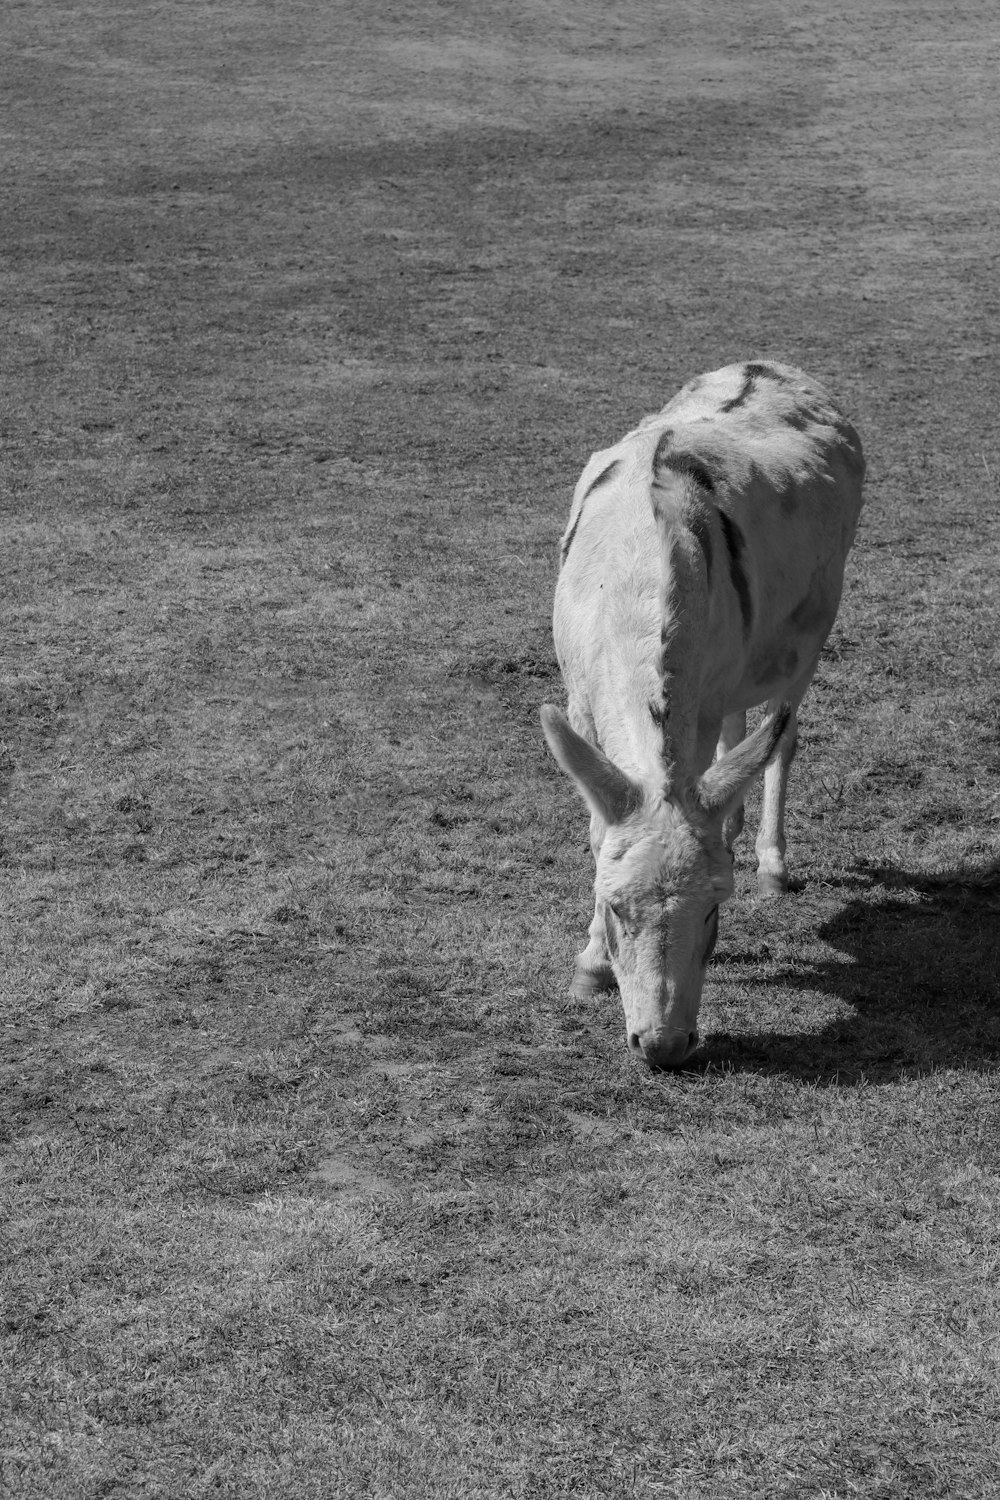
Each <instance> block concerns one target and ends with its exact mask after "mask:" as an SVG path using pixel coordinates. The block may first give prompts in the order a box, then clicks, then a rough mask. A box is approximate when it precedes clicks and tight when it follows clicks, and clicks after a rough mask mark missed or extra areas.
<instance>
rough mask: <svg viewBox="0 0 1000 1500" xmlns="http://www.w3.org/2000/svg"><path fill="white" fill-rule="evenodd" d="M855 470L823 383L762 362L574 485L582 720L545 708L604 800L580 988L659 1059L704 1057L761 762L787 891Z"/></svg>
mask: <svg viewBox="0 0 1000 1500" xmlns="http://www.w3.org/2000/svg"><path fill="white" fill-rule="evenodd" d="M863 478H864V459H863V457H862V452H861V443H860V441H859V439H858V435H857V433H856V432H855V430H854V428H853V427H852V426H851V424H850V423H849V422H848V421H847V419H846V417H844V415H843V413H842V412H841V411H840V410H839V409H838V407H837V406H836V404H835V403H834V402H833V400H832V399H831V397H830V396H829V395H828V394H827V392H826V391H825V390H824V389H823V388H822V386H820V385H818V384H817V383H816V382H815V381H813V380H811V379H810V378H809V377H808V376H807V375H804V374H803V373H802V372H801V371H800V370H795V369H791V368H789V367H788V366H786V365H779V364H773V363H770V362H766V363H765V362H753V363H749V364H738V365H728V366H727V367H726V368H725V369H723V370H716V371H714V372H713V373H712V374H710V375H702V376H700V377H699V378H698V379H696V380H693V381H691V382H690V383H689V384H688V385H686V386H684V388H683V390H681V391H680V392H679V393H678V394H677V395H676V396H675V397H674V399H673V400H672V401H671V402H670V403H669V405H667V406H665V407H664V408H663V410H662V411H661V412H659V413H658V414H657V415H656V416H654V417H647V418H646V420H645V421H644V422H642V423H641V424H640V425H639V426H638V427H637V428H636V429H635V430H634V431H633V432H630V433H629V434H628V435H627V436H626V437H624V438H622V440H621V442H620V443H617V444H616V445H615V447H613V448H606V449H605V450H604V451H603V452H600V453H595V454H594V455H593V457H592V458H591V460H590V462H589V463H588V464H587V467H586V468H585V469H584V471H583V474H582V475H581V477H580V482H579V484H578V485H577V487H576V493H575V495H574V497H573V507H572V510H571V512H570V520H569V526H568V528H567V530H566V534H565V536H564V537H563V541H562V564H561V568H560V573H559V582H558V585H557V587H556V597H555V618H554V632H555V643H556V652H557V655H558V657H559V664H560V667H561V668H562V674H563V680H564V682H565V684H566V689H567V693H568V696H569V717H568V718H567V717H566V716H565V715H563V714H562V713H560V711H559V710H558V709H557V708H554V707H552V706H551V705H550V704H547V705H546V706H545V707H544V708H543V709H542V726H543V728H544V731H545V737H546V739H547V740H548V743H549V747H550V749H551V750H552V753H553V755H554V756H555V758H556V760H557V761H558V762H559V764H560V766H561V767H562V768H563V770H564V771H566V772H567V773H568V774H569V775H570V776H571V777H572V778H573V780H574V782H575V783H576V786H577V789H578V790H579V791H580V793H581V794H582V796H583V797H584V799H585V801H586V802H587V804H588V806H589V808H590V814H591V820H590V840H591V848H592V850H593V853H594V859H595V861H596V866H597V873H596V879H595V894H596V904H595V910H594V919H593V921H592V922H591V924H590V941H589V942H588V944H587V946H586V948H585V949H584V950H583V952H582V953H581V954H580V955H579V957H578V959H577V962H576V971H575V977H574V984H573V992H574V993H575V994H576V995H577V996H583V995H587V994H591V993H594V992H595V991H597V990H604V989H613V988H615V987H617V988H618V989H619V991H620V993H621V998H622V1004H623V1006H624V1009H625V1023H626V1028H627V1033H628V1041H629V1046H630V1047H631V1048H632V1049H633V1051H636V1052H641V1053H642V1054H643V1055H644V1056H645V1057H646V1059H647V1060H648V1062H649V1063H650V1064H651V1065H652V1066H654V1067H678V1066H680V1065H681V1064H682V1063H684V1062H685V1061H686V1059H687V1058H688V1057H689V1056H690V1055H691V1053H692V1052H693V1051H694V1049H695V1047H696V1046H697V1044H698V1032H697V1029H696V1024H697V1018H698V1009H699V1006H700V1003H701V991H702V985H703V983H704V978H705V968H706V966H707V964H708V960H709V957H710V956H711V953H712V950H713V948H714V947H715V940H716V933H717V930H718V917H719V905H720V903H721V902H723V901H726V900H728V898H729V897H730V896H731V895H732V893H733V856H732V847H733V842H734V840H735V839H736V837H737V835H738V834H739V833H740V831H741V829H742V826H743V798H744V795H745V793H746V791H747V788H748V786H749V785H750V783H751V782H752V781H753V779H754V777H755V776H757V775H758V774H759V773H760V772H761V771H762V770H763V771H764V772H765V775H764V800H763V811H762V816H761V823H760V831H759V833H758V836H757V845H756V849H757V858H758V872H757V880H758V889H759V892H760V894H761V895H764V896H773V895H779V894H781V893H783V892H784V891H786V890H787V889H788V870H787V866H786V864H785V836H784V829H783V820H784V805H785V786H786V782H787V779H788V768H789V765H790V763H791V760H792V756H793V754H794V753H795V741H796V710H797V708H798V705H799V702H800V701H801V699H802V696H803V694H804V693H805V690H806V688H807V687H808V685H809V681H810V679H811V677H812V675H813V673H814V671H815V670H816V663H817V661H818V660H819V655H820V652H821V650H822V647H823V643H824V641H825V640H826V637H827V635H828V633H829V631H830V627H831V626H832V625H833V621H834V618H835V617H836V613H837V608H838V605H839V603H840V594H841V589H842V586H843V575H844V563H845V560H846V557H847V554H848V552H849V550H850V547H851V542H852V541H853V539H854V532H855V527H856V525H857V520H858V514H859V512H860V509H861V487H862V481H863ZM762 703H763V704H766V705H767V717H766V718H765V721H764V723H763V724H762V725H761V726H760V728H759V729H758V730H757V731H756V732H755V733H754V734H751V735H750V736H749V738H745V736H746V711H747V709H748V708H752V707H754V706H755V705H757V704H762ZM714 755H717V758H716V759H715V760H714V764H713V756H714ZM765 768H766V769H765Z"/></svg>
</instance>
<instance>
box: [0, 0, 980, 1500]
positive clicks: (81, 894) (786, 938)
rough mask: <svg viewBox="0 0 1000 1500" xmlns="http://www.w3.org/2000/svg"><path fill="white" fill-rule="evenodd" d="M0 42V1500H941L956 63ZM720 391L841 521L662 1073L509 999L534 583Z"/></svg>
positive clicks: (972, 1396) (550, 972)
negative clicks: (711, 951)
mask: <svg viewBox="0 0 1000 1500" xmlns="http://www.w3.org/2000/svg"><path fill="white" fill-rule="evenodd" d="M669 10H670V14H669V15H668V16H665V14H664V12H663V10H662V8H660V7H653V6H647V5H644V4H640V3H638V0H635V3H630V4H629V5H626V6H625V7H616V8H615V9H614V11H613V12H611V11H606V10H598V9H595V8H592V7H586V8H583V9H580V8H575V9H574V8H570V7H564V8H562V9H560V8H559V7H556V8H555V9H553V7H551V6H550V7H548V8H547V9H546V10H545V11H544V12H543V11H542V10H539V9H537V7H534V6H528V5H521V4H517V5H514V6H509V5H505V6H502V7H501V6H491V5H487V6H486V7H485V8H483V7H479V8H478V9H477V11H476V13H475V15H473V13H472V12H471V11H470V12H468V13H466V11H464V10H463V9H462V8H460V7H457V6H452V5H448V4H430V3H421V4H417V3H412V4H405V5H402V6H394V7H393V8H392V11H391V14H390V13H389V12H387V13H386V14H385V15H384V16H382V15H381V14H379V15H375V14H374V13H372V11H371V8H370V7H360V6H354V7H352V6H349V5H348V6H344V5H341V6H337V7H335V8H333V9H331V10H330V12H329V13H327V12H326V11H325V10H323V8H320V9H319V10H317V9H316V8H315V7H312V6H305V5H290V6H283V7H281V8H280V9H279V10H274V9H273V8H268V7H265V6H263V5H258V4H247V5H244V4H241V5H239V6H234V5H227V4H224V3H222V0H213V3H212V4H211V5H210V6H207V7H206V6H201V7H199V8H198V9H197V14H195V11H194V10H191V9H190V8H189V7H185V6H182V5H179V4H171V5H168V6H166V7H160V8H158V9H157V10H156V11H155V14H153V13H151V12H148V11H143V12H142V14H141V15H140V14H139V12H138V11H134V12H133V11H130V10H128V9H127V8H124V9H123V8H121V7H116V6H112V5H111V4H109V3H107V0H93V3H91V4H88V5H83V4H81V5H75V6H69V7H65V8H64V9H63V10H61V11H59V12H57V13H53V14H52V15H51V16H47V18H46V21H45V24H44V27H43V26H42V22H41V21H40V20H38V19H36V18H35V16H34V13H33V12H30V11H27V10H24V9H23V8H22V9H21V10H18V11H16V12H12V14H11V17H10V18H9V27H8V30H9V32H10V38H9V44H8V46H7V47H6V48H5V51H4V56H3V58H2V59H0V92H2V96H3V98H4V100H5V104H4V112H5V118H6V123H7V130H8V139H9V141H10V142H11V143H12V145H11V149H9V150H8V151H6V152H5V153H4V160H3V165H2V166H0V175H2V179H3V186H4V190H5V201H6V202H7V203H8V205H9V212H8V214H7V215H6V216H5V218H4V222H3V224H2V226H0V243H2V247H3V250H4V253H5V256H6V266H7V269H6V272H5V278H6V279H5V299H4V306H5V311H4V313H3V318H4V328H3V337H4V349H5V361H6V365H7V369H8V371H9V374H10V376H11V380H10V387H9V395H8V400H7V403H6V404H5V408H4V412H3V415H2V418H0V485H2V488H0V494H2V506H3V530H4V547H3V549H2V554H0V566H2V568H3V572H4V588H3V593H2V596H0V598H2V602H0V612H2V617H3V642H4V645H3V651H2V655H0V715H2V718H0V791H2V793H3V795H4V797H5V801H4V820H3V827H2V830H0V832H2V846H0V848H2V861H3V864H2V870H3V886H2V891H3V895H2V900H3V913H2V920H3V926H2V931H3V934H4V960H5V962H4V968H3V979H2V981H0V1025H2V1027H3V1035H4V1039H5V1045H4V1049H3V1054H2V1062H0V1091H2V1095H0V1097H2V1100H3V1109H2V1113H0V1139H2V1147H0V1149H2V1161H3V1177H2V1181H3V1207H2V1214H0V1224H2V1225H3V1228H2V1230H0V1235H2V1237H3V1239H4V1241H6V1243H5V1245H4V1246H3V1250H2V1254H0V1277H2V1286H3V1293H2V1303H0V1306H2V1312H3V1321H2V1325H0V1360H2V1364H0V1370H2V1376H0V1487H3V1489H4V1491H5V1493H8V1494H10V1495H11V1496H12V1497H18V1500H20V1497H25V1500H27V1497H31V1500H35V1497H37V1496H40V1495H45V1496H46V1497H48V1496H52V1497H54V1500H62V1497H66V1500H70V1497H72V1500H83V1497H87V1500H89V1497H95V1500H96V1497H98V1496H100V1497H121V1500H126V1497H128V1500H134V1497H139V1496H150V1497H153V1496H156V1497H161V1496H170V1497H173V1496H177V1497H181V1496H183V1497H196V1496H202V1495H204V1496H208V1495H218V1494H228V1495H233V1496H237V1495H238V1496H240V1497H241V1500H244V1497H253V1496H264V1495H269V1496H274V1495H287V1496H289V1497H295V1500H298V1497H308V1496H313V1495H315V1496H317V1497H326V1496H331V1495H336V1496H340V1495H343V1496H350V1497H353V1496H362V1495H365V1496H367V1495H371V1496H373V1497H382V1496H387V1497H388V1496H393V1497H396V1496H399V1497H402V1496H406V1497H407V1500H411V1497H419V1496H424V1495H426V1496H431V1495H433V1496H434V1497H435V1500H439V1497H449V1496H454V1497H461V1500H468V1497H476V1496H482V1497H484V1500H485V1497H494V1496H495V1497H501V1496H502V1497H504V1500H508V1497H512V1496H515V1497H516V1496H524V1497H531V1500H536V1497H543V1496H553V1497H555V1496H560V1497H562V1496H568V1495H573V1494H579V1495H583V1496H597V1495H622V1496H628V1495H633V1494H637V1495H648V1496H658V1495H663V1496H670V1497H674V1500H689V1497H690V1500H695V1497H697V1500H701V1497H705V1496H711V1497H712V1500H729V1497H733V1500H737V1497H738V1500H745V1497H747V1496H750V1495H766V1496H768V1497H772V1496H773V1497H787V1500H801V1497H815V1500H821V1497H824V1500H833V1497H837V1500H841V1497H847V1496H853V1495H863V1496H866V1497H885V1500H888V1497H889V1496H892V1497H893V1500H895V1497H897V1496H910V1495H913V1496H920V1497H940V1500H946V1497H947V1500H962V1497H984V1496H988V1495H990V1494H992V1492H993V1489H994V1488H995V1474H996V1471H997V1463H998V1459H1000V1454H998V1452H997V1440H996V1436H995V1431H994V1427H995V1424H994V1422H993V1420H992V1415H993V1413H994V1411H995V1410H996V1408H997V1405H998V1401H1000V1379H998V1373H1000V1372H998V1368H997V1354H996V1350H997V1348H998V1333H1000V1302H998V1298H997V1292H996V1284H997V1271H998V1257H1000V1239H998V1236H997V1233H996V1224H997V1219H998V1210H1000V1175H998V1174H1000V1139H998V1127H997V1123H996V1122H997V1119H998V1108H997V1105H998V1098H997V1064H998V1060H1000V1008H998V1006H1000V979H998V975H1000V926H998V920H997V918H998V909H1000V908H998V899H1000V875H998V860H1000V837H998V819H1000V800H998V799H1000V781H998V770H1000V759H998V745H1000V710H998V701H1000V700H998V696H997V690H996V683H997V680H998V670H997V669H998V650H997V618H998V614H997V605H998V574H1000V538H998V534H997V519H996V518H997V506H996V500H997V480H998V476H1000V450H998V448H997V445H996V433H995V391H996V346H995V340H994V336H993V333H992V330H993V328H994V327H995V325H996V315H997V312H998V308H997V296H998V294H997V287H996V278H995V268H994V266H993V263H992V255H993V246H994V244H995V240H996V235H997V231H998V229H1000V225H998V223H997V210H996V207H995V205H994V203H993V199H992V197H991V196H990V195H989V194H988V193H984V191H983V189H984V185H985V184H986V183H987V182H990V181H992V174H993V172H994V168H995V163H994V162H993V160H992V156H991V154H990V150H991V141H992V140H993V139H994V138H995V130H996V124H997V105H996V96H995V87H994V82H995V73H996V64H997V61H998V59H997V56H996V38H995V27H994V25H993V16H992V12H991V10H990V8H989V7H988V6H987V5H986V4H984V3H978V0H977V3H971V4H969V5H966V6H963V7H961V8H960V10H959V11H958V12H954V13H953V14H950V15H949V17H948V18H947V20H944V19H942V17H941V14H940V12H939V11H933V10H932V9H931V8H930V7H925V6H922V5H917V6H912V5H911V6H907V7H905V8H903V7H899V6H897V5H894V4H892V3H890V0H884V3H879V4H877V5H875V6H872V5H870V4H868V5H865V6H861V5H860V4H859V5H856V6H854V7H852V8H850V9H849V11H848V12H846V13H843V14H838V15H837V16H836V17H831V16H830V14H829V9H828V7H822V8H821V7H819V6H818V5H814V4H812V3H811V0H798V3H797V4H796V6H795V7H794V14H789V11H788V7H787V6H785V7H779V6H775V5H773V4H771V3H767V0H754V3H753V4H750V5H743V6H739V7H736V6H728V5H726V6H723V7H721V8H720V9H718V10H716V11H713V12H712V13H711V16H710V17H706V15H705V13H703V11H702V10H700V9H699V10H698V11H695V10H694V9H691V8H689V7H687V6H685V5H680V4H678V5H677V6H676V7H670V8H669ZM750 353H772V354H779V355H782V356H784V357H786V358H789V359H792V360H794V361H795V362H798V363H801V364H803V365H804V366H805V367H807V368H809V369H810V370H813V371H814V372H815V373H816V374H817V375H820V376H821V377H823V378H825V379H827V380H828V381H829V383H830V384H831V385H832V386H833V387H834V388H835V389H837V390H838V391H839V392H840V394H841V395H842V397H843V398H844V399H845V400H846V402H847V403H848V405H849V406H850V408H851V410H852V413H853V414H854V416H855V417H856V420H857V422H858V425H859V428H860V430H861V431H862V434H863V436H864V438H865V442H866V447H867V450H868V454H869V460H870V471H871V482H870V486H869V500H868V509H867V512H866V516H865V519H864V523H863V527H862V531H861V534H860V537H859V543H858V547H857V551H856V554H855V560H854V564H853V569H852V574H851V579H850V586H849V589H848V593H847V595H846V597H845V602H844V607H843V611H842V615H841V619H840V621H839V622H838V625H837V627H836V630H835V632H834V635H833V637H832V639H831V643H830V647H829V650H828V652H827V654H826V657H825V659H824V662H823V666H822V670H821V674H820V677H819V679H818V681H817V684H816V686H815V689H814V691H813V693H812V694H811V696H810V698H809V699H808V700H807V703H806V706H805V710H804V714H803V733H802V752H801V755H800V759H799V761H798V762H797V765H796V770H795V772H794V783H793V784H794V793H793V805H792V807H791V810H790V818H789V833H790V848H791V853H792V856H793V860H794V871H793V873H794V875H795V877H796V891H795V894H794V896H793V898H792V899H791V900H790V901H788V902H787V903H784V904H782V905H781V906H780V907H778V906H774V905H763V906H761V905H758V904H756V903H755V901H754V900H753V898H752V895H751V890H752V886H751V880H750V866H749V856H748V854H747V855H744V859H743V863H742V866H741V869H740V872H739V881H738V891H737V898H736V899H735V900H734V902H733V903H732V904H731V906H730V907H729V908H727V911H726V913H725V914H724V920H723V924H722V935H721V938H720V943H719V948H718V952H717V959H716V963H715V966H714V969H713V971H712V975H711V983H710V985H709V993H708V996H707V1002H706V1008H705V1013H704V1017H703V1019H704V1023H705V1024H704V1028H703V1029H704V1032H705V1046H704V1048H703V1050H702V1053H701V1054H700V1056H699V1064H698V1067H697V1068H696V1069H694V1070H693V1071H691V1072H689V1073H685V1074H684V1075H682V1076H678V1077H658V1076H653V1075H651V1074H649V1073H646V1072H643V1071H641V1070H639V1069H637V1068H636V1067H635V1066H634V1065H633V1064H632V1063H631V1062H630V1060H629V1058H628V1056H627V1055H626V1051H625V1047H624V1041H623V1036H622V1026H621V1019H620V1016H619V1015H618V1014H617V1011H616V1008H615V1006H614V1005H611V1006H609V1005H608V1004H607V1002H606V1001H594V1002H591V1003H589V1004H585V1005H579V1004H575V1003H571V1002H570V1001H569V999H568V997H567V994H566V987H567V981H568V977H569V973H570V966H571V961H572V955H573V953H574V951H575V948H576V947H577V946H578V945H579V942H580V939H581V937H582V934H583V931H584V928H585V925H586V917H587V906H588V896H589V883H590V869H589V854H588V850H587V846H586V828H585V819H584V818H583V816H582V814H581V812H580V810H579V807H578V806H577V804H576V802H575V799H574V798H573V797H572V793H571V791H570V790H569V789H568V788H567V787H566V786H565V785H564V783H563V780H562V778H560V777H559V775H558V772H557V771H556V770H555V769H554V767H552V765H551V763H550V761H549V760H548V758H547V755H546V752H545V750H544V746H543V745H542V742H541V738H540V734H539V731H538V723H537V709H538V705H539V704H540V703H541V702H542V701H544V700H545V699H547V698H551V697H553V696H557V695H558V692H559V687H558V682H557V680H556V677H555V666H554V661H553V655H552V648H551V642H550V636H549V610H550V600H551V592H552V585H553V581H554V560H555V554H556V544H557V539H558V536H559V532H560V529H561V527H562V524H563V521H564V517H565V512H566V508H567V505H568V498H569V494H570V492H571V489H572V484H573V482H574V480H575V478H576V475H577V473H578V472H579V469H580V467H581V465H582V463H583V461H584V460H585V458H586V456H587V455H588V453H589V452H590V450H591V449H592V448H593V447H595V446H597V445H599V444H601V443H604V442H607V441H610V440H613V439H614V438H615V437H617V436H618V435H620V433H621V432H622V431H624V430H625V429H626V427H627V426H628V425H629V424H630V423H631V422H633V421H634V420H635V419H636V417H637V416H639V415H641V413H642V412H644V411H646V410H650V409H653V408H655V407H656V406H658V405H659V404H660V403H661V402H662V401H663V400H664V399H665V398H666V396H668V395H669V394H670V393H671V392H672V391H673V390H674V389H676V387H677V386H678V385H679V384H680V383H681V381H682V380H683V379H685V378H686V377H688V376H690V375H691V374H693V373H695V372H696V371H698V370H701V369H708V368H711V367H713V366H715V365H718V364H721V363H723V362H725V361H727V360H729V359H732V358H737V357H740V356H741V355H745V354H750Z"/></svg>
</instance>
